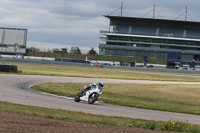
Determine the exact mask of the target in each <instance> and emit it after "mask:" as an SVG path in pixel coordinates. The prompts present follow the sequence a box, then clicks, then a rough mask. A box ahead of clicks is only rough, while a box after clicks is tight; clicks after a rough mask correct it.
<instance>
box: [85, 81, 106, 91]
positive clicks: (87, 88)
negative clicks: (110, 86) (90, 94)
mask: <svg viewBox="0 0 200 133" xmlns="http://www.w3.org/2000/svg"><path fill="white" fill-rule="evenodd" d="M103 86H104V84H103V82H102V81H99V82H98V83H92V84H90V86H84V92H86V91H89V90H90V89H91V88H96V87H98V88H99V89H100V92H102V89H103ZM84 92H83V93H84Z"/></svg>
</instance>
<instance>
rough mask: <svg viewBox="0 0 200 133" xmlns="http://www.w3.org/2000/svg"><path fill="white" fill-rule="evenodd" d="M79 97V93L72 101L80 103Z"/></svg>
mask: <svg viewBox="0 0 200 133" xmlns="http://www.w3.org/2000/svg"><path fill="white" fill-rule="evenodd" d="M79 95H80V93H79V94H77V95H76V96H75V97H74V101H75V102H80V101H81V100H80V96H79Z"/></svg>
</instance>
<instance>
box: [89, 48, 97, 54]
mask: <svg viewBox="0 0 200 133" xmlns="http://www.w3.org/2000/svg"><path fill="white" fill-rule="evenodd" d="M87 54H88V55H97V52H96V51H95V50H94V48H93V47H92V48H91V49H90V50H89V52H88V53H87Z"/></svg>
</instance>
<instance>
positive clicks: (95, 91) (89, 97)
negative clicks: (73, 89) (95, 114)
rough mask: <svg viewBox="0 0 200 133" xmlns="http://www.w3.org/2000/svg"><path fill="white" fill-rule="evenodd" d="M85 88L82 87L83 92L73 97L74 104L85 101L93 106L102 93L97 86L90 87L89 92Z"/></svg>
mask: <svg viewBox="0 0 200 133" xmlns="http://www.w3.org/2000/svg"><path fill="white" fill-rule="evenodd" d="M86 87H87V86H84V87H83V90H82V91H81V92H80V93H78V94H77V95H76V96H75V97H74V101H75V102H80V101H87V102H88V103H89V104H93V103H94V102H96V101H97V99H98V97H99V96H100V95H101V94H102V91H101V90H100V89H99V88H98V87H97V86H91V88H90V89H89V90H86V89H85V88H86Z"/></svg>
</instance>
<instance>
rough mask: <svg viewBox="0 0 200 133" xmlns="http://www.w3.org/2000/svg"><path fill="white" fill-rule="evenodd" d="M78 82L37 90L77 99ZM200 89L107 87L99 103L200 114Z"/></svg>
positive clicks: (138, 85) (176, 86)
mask: <svg viewBox="0 0 200 133" xmlns="http://www.w3.org/2000/svg"><path fill="white" fill-rule="evenodd" d="M83 85H84V84H79V83H66V84H42V85H38V86H34V87H33V88H34V89H35V90H38V91H44V92H48V93H53V94H57V95H63V96H69V97H74V96H75V95H76V94H77V93H78V92H80V91H81V90H82V88H81V86H83ZM86 85H87V84H86ZM199 94H200V86H199V85H181V84H175V85H170V84H105V86H104V88H103V94H102V95H101V97H100V99H99V100H100V101H102V102H104V103H109V104H114V105H122V106H129V107H138V108H146V109H153V110H162V111H170V112H181V113H188V114H198V115H200V95H199Z"/></svg>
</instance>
